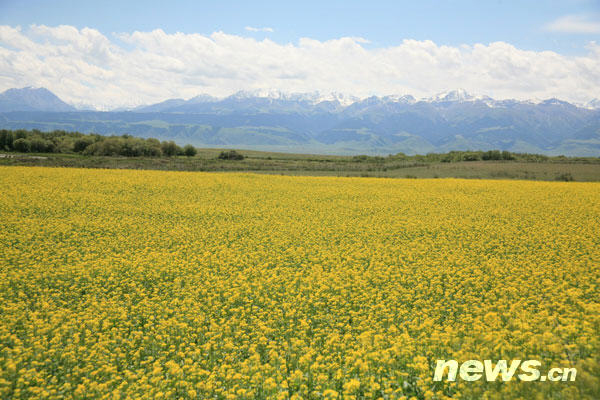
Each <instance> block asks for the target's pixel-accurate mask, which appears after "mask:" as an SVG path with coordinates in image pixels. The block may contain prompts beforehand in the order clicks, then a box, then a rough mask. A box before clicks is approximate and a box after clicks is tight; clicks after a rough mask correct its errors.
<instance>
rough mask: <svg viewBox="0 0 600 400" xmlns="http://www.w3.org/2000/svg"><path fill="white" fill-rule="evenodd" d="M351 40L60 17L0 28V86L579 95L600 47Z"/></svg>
mask: <svg viewBox="0 0 600 400" xmlns="http://www.w3.org/2000/svg"><path fill="white" fill-rule="evenodd" d="M364 43H365V42H364V40H363V39H361V38H350V37H343V38H339V39H334V40H327V41H319V40H315V39H310V38H302V39H300V40H299V41H298V43H287V44H279V43H276V42H274V41H272V40H270V39H264V40H256V39H254V38H249V37H242V36H237V35H229V34H226V33H223V32H215V33H213V34H211V35H209V36H206V35H200V34H183V33H174V34H167V33H165V32H164V31H162V30H160V29H158V30H154V31H151V32H138V31H136V32H131V33H123V34H119V35H115V36H114V37H110V38H109V37H107V36H105V35H103V34H102V33H100V32H98V31H97V30H95V29H90V28H83V29H77V28H74V27H71V26H57V27H48V26H43V25H42V26H31V27H29V28H24V29H23V28H19V27H10V26H0V71H2V73H1V74H0V90H5V89H8V88H11V87H24V86H40V87H46V88H48V89H49V90H51V91H53V92H54V93H56V94H57V95H58V96H60V97H61V98H62V99H64V100H65V101H68V102H71V103H73V104H84V103H90V102H91V103H92V104H94V105H95V106H97V107H99V108H101V109H108V108H115V107H122V106H135V105H139V104H148V103H153V102H157V101H162V100H164V99H167V98H174V97H183V98H190V97H193V96H196V95H198V94H200V93H207V94H211V95H214V96H225V95H229V94H232V93H234V92H237V91H239V90H256V89H276V90H281V91H287V92H313V91H315V90H318V91H321V92H332V91H335V92H342V93H349V94H354V95H357V96H361V97H362V96H369V95H373V94H377V95H387V94H412V95H414V96H416V97H424V96H431V95H433V94H435V93H438V92H441V91H444V90H448V89H454V88H464V89H466V90H467V91H469V92H472V93H476V94H488V95H490V96H492V97H495V98H518V99H527V98H549V97H558V98H561V99H565V100H569V101H577V102H586V101H588V100H590V99H592V98H594V97H597V96H598V93H600V46H598V45H597V44H596V43H594V42H590V44H589V45H588V46H587V53H586V54H585V55H582V56H565V55H561V54H558V53H555V52H550V51H543V52H536V51H526V50H521V49H518V48H516V47H514V46H512V45H511V44H508V43H504V42H495V43H490V44H487V45H484V44H475V45H461V46H459V47H452V46H440V45H437V44H436V43H434V42H432V41H428V40H426V41H418V40H410V39H407V40H404V41H402V42H401V43H400V44H398V45H397V46H391V47H380V48H366V47H363V45H364Z"/></svg>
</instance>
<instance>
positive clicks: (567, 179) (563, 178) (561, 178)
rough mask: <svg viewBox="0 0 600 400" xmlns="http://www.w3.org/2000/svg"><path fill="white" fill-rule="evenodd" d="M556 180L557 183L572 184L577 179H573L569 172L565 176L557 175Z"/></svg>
mask: <svg viewBox="0 0 600 400" xmlns="http://www.w3.org/2000/svg"><path fill="white" fill-rule="evenodd" d="M554 180H555V181H563V182H572V181H574V180H575V178H573V175H571V174H570V173H569V172H565V173H564V174H560V175H556V177H555V178H554Z"/></svg>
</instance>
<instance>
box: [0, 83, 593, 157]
mask: <svg viewBox="0 0 600 400" xmlns="http://www.w3.org/2000/svg"><path fill="white" fill-rule="evenodd" d="M599 103H600V102H599ZM0 127H3V128H10V129H40V130H52V129H67V130H78V131H81V132H96V133H100V134H125V133H127V134H132V135H136V136H142V137H148V136H154V137H157V138H159V139H163V140H175V141H179V142H181V143H184V142H185V143H192V144H194V145H197V146H205V147H229V148H248V149H257V150H276V151H289V152H313V153H327V154H389V153H397V152H404V153H406V154H415V153H421V154H423V153H426V152H444V151H450V150H491V149H499V150H508V151H514V152H537V153H544V154H550V155H559V154H565V155H575V156H577V155H581V156H598V155H600V109H592V108H585V107H581V106H578V105H574V104H572V103H569V102H566V101H563V100H559V99H546V100H540V101H523V100H514V99H512V100H511V99H508V100H494V99H492V98H490V97H488V96H476V95H472V94H469V93H468V92H466V91H464V90H456V91H449V92H444V93H442V94H439V95H436V96H432V97H429V98H426V99H418V100H417V99H416V98H414V97H413V96H411V95H388V96H371V97H366V98H363V99H358V100H357V99H356V98H352V97H350V96H346V95H342V94H333V95H323V94H321V93H319V92H312V93H307V94H290V93H285V92H279V91H252V92H238V93H236V94H234V95H231V96H227V97H225V98H215V97H212V96H209V95H200V96H196V97H193V98H191V99H188V100H184V99H170V100H166V101H163V102H160V103H156V104H152V105H149V106H141V107H138V108H136V109H133V110H129V111H104V112H100V111H74V110H72V109H70V110H69V111H67V112H47V111H44V112H42V111H35V110H34V111H31V110H29V111H22V112H14V111H13V112H6V111H4V110H2V109H1V108H0Z"/></svg>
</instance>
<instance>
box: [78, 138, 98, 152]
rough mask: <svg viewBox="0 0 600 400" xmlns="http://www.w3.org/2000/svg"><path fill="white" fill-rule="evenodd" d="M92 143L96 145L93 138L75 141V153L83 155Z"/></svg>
mask: <svg viewBox="0 0 600 400" xmlns="http://www.w3.org/2000/svg"><path fill="white" fill-rule="evenodd" d="M92 143H94V139H92V138H91V137H82V138H79V139H77V140H75V143H73V151H74V152H76V153H82V152H83V151H84V150H85V149H86V147H88V146H89V145H91V144H92Z"/></svg>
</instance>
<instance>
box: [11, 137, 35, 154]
mask: <svg viewBox="0 0 600 400" xmlns="http://www.w3.org/2000/svg"><path fill="white" fill-rule="evenodd" d="M13 148H14V149H15V150H16V151H18V152H21V153H29V152H30V151H31V142H30V141H29V140H27V139H23V138H20V139H17V140H15V141H14V142H13Z"/></svg>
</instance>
